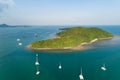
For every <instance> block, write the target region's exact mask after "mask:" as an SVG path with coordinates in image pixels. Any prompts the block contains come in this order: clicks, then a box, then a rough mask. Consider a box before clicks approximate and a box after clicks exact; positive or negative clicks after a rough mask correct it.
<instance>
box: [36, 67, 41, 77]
mask: <svg viewBox="0 0 120 80" xmlns="http://www.w3.org/2000/svg"><path fill="white" fill-rule="evenodd" d="M39 74H40V71H39V69H38V66H37V71H36V75H39Z"/></svg>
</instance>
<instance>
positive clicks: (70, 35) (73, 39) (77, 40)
mask: <svg viewBox="0 0 120 80" xmlns="http://www.w3.org/2000/svg"><path fill="white" fill-rule="evenodd" d="M60 30H61V31H60V32H59V33H57V34H56V35H55V36H56V38H53V39H48V40H42V41H37V42H33V43H32V44H30V45H28V46H27V48H29V49H32V50H43V51H44V50H46V51H49V50H51V51H59V50H84V49H85V46H84V45H87V44H92V43H93V42H96V41H98V40H104V39H111V38H113V35H112V34H111V33H109V32H107V31H105V30H103V29H100V28H97V27H91V28H87V27H73V28H61V29H60Z"/></svg>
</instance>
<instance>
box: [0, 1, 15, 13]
mask: <svg viewBox="0 0 120 80" xmlns="http://www.w3.org/2000/svg"><path fill="white" fill-rule="evenodd" d="M13 4H14V1H13V0H0V13H2V12H3V11H4V10H7V9H8V8H9V7H11V6H12V5H13Z"/></svg>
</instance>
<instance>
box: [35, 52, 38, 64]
mask: <svg viewBox="0 0 120 80" xmlns="http://www.w3.org/2000/svg"><path fill="white" fill-rule="evenodd" d="M35 65H36V66H38V65H39V62H38V54H36V62H35Z"/></svg>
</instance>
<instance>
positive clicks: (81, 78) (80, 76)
mask: <svg viewBox="0 0 120 80" xmlns="http://www.w3.org/2000/svg"><path fill="white" fill-rule="evenodd" d="M79 78H80V80H84V77H83V75H82V68H81V73H80V75H79Z"/></svg>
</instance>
